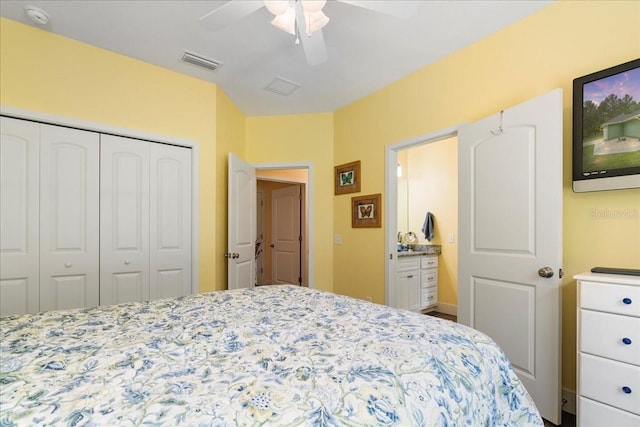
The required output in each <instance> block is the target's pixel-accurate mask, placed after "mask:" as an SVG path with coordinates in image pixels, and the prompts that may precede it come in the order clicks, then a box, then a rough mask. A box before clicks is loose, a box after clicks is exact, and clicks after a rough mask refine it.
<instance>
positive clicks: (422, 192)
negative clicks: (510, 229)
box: [406, 138, 458, 306]
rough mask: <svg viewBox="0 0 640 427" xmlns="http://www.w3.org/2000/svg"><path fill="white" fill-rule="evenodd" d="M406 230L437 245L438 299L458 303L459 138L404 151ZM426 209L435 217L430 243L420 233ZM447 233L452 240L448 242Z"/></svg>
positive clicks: (424, 240)
mask: <svg viewBox="0 0 640 427" xmlns="http://www.w3.org/2000/svg"><path fill="white" fill-rule="evenodd" d="M406 151H407V152H408V153H407V179H408V184H409V185H408V187H409V191H408V201H409V202H408V206H409V207H408V214H409V230H410V231H413V232H414V233H416V235H417V236H418V238H419V240H420V243H422V244H432V245H440V246H441V248H442V253H441V254H440V256H439V257H438V302H440V303H444V304H449V305H453V306H455V305H457V304H458V243H457V242H458V238H457V235H458V139H457V138H447V139H443V140H441V141H436V142H432V143H429V144H424V145H420V146H419V147H414V148H410V149H408V150H406ZM426 212H431V213H432V214H433V217H434V226H435V230H434V235H433V240H432V241H431V242H429V241H427V239H425V237H424V233H422V225H423V224H424V219H425V214H426ZM449 233H453V234H454V242H453V243H449V242H448V236H449Z"/></svg>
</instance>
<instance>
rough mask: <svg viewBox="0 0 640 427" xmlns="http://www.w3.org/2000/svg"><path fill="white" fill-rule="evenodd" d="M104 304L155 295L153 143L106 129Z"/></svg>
mask: <svg viewBox="0 0 640 427" xmlns="http://www.w3.org/2000/svg"><path fill="white" fill-rule="evenodd" d="M100 142H101V144H100V145H101V164H100V185H101V192H100V305H108V304H119V303H122V302H129V301H146V300H149V299H150V295H149V145H150V144H149V143H148V142H146V141H139V140H135V139H130V138H121V137H116V136H111V135H101V139H100Z"/></svg>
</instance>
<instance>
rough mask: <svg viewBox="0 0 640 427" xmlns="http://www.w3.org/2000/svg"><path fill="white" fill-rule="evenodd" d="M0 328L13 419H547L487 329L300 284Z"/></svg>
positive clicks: (0, 379)
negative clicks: (480, 330) (486, 332)
mask: <svg viewBox="0 0 640 427" xmlns="http://www.w3.org/2000/svg"><path fill="white" fill-rule="evenodd" d="M0 327H1V333H2V336H1V338H2V340H1V342H0V351H1V366H0V425H1V426H13V425H19V426H21V425H39V426H52V425H69V426H82V425H109V426H116V425H117V426H129V425H131V426H133V425H149V426H162V425H168V426H169V425H171V426H173V425H189V426H200V425H202V426H204V425H206V426H258V425H260V426H298V425H305V426H306V425H313V426H361V425H368V426H380V425H400V426H408V425H420V426H463V425H465V426H512V425H513V426H515V425H518V426H520V425H531V426H542V425H543V424H542V420H541V418H540V416H539V414H538V411H537V409H536V407H535V405H534V403H533V400H532V399H531V397H530V396H529V395H528V394H527V392H526V390H525V389H524V387H523V385H522V383H521V382H520V381H519V380H518V378H517V376H516V374H515V373H514V371H513V369H512V367H511V364H510V363H509V361H508V360H507V358H506V357H505V355H504V354H503V352H502V351H501V350H500V349H499V348H498V347H497V346H496V345H495V344H494V342H493V341H492V340H491V339H490V338H488V337H487V336H486V335H484V334H482V333H480V332H478V331H476V330H473V329H471V328H468V327H465V326H462V325H458V324H455V323H453V322H450V321H447V320H443V319H438V318H435V317H430V316H425V315H421V314H419V313H413V312H408V311H403V310H396V309H392V308H389V307H386V306H382V305H377V304H372V303H368V302H365V301H360V300H357V299H353V298H349V297H344V296H340V295H336V294H332V293H329V292H323V291H317V290H312V289H307V288H302V287H297V286H288V285H284V286H265V287H259V288H253V289H241V290H232V291H220V292H211V293H207V294H200V295H191V296H187V297H181V298H177V299H167V300H157V301H150V302H144V303H129V304H121V305H116V306H107V307H96V308H89V309H80V310H68V311H56V312H45V313H38V314H34V315H24V316H9V317H5V318H2V319H0Z"/></svg>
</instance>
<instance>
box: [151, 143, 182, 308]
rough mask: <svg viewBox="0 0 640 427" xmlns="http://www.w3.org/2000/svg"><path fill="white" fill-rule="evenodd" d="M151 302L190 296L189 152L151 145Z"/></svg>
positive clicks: (180, 148) (167, 146)
mask: <svg viewBox="0 0 640 427" xmlns="http://www.w3.org/2000/svg"><path fill="white" fill-rule="evenodd" d="M149 149H150V171H149V172H150V180H149V192H150V196H149V197H150V201H149V226H150V233H149V258H150V263H149V286H150V291H149V292H150V297H151V299H157V298H172V297H178V296H182V295H188V294H190V293H191V150H190V149H189V148H184V147H176V146H174V145H167V144H150V145H149Z"/></svg>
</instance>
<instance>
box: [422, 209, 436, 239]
mask: <svg viewBox="0 0 640 427" xmlns="http://www.w3.org/2000/svg"><path fill="white" fill-rule="evenodd" d="M434 223H435V220H434V218H433V214H432V213H431V212H427V215H426V216H425V218H424V224H423V225H422V232H423V233H424V237H425V239H427V240H428V241H431V240H433V231H434V229H435V225H434Z"/></svg>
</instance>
